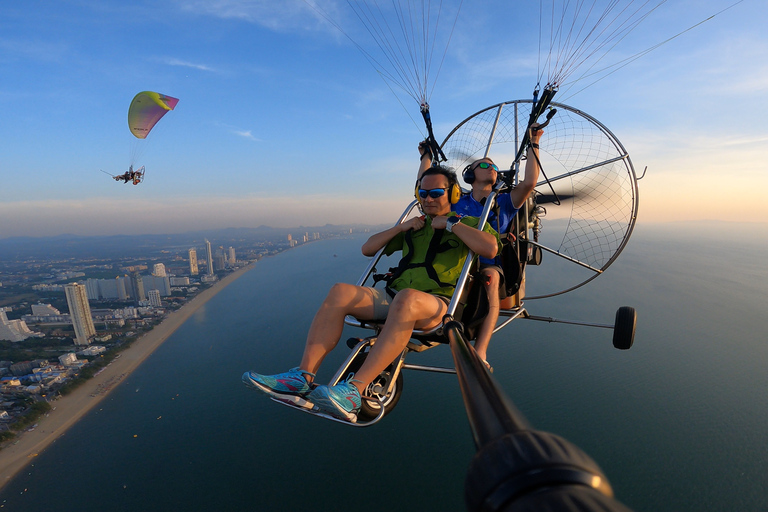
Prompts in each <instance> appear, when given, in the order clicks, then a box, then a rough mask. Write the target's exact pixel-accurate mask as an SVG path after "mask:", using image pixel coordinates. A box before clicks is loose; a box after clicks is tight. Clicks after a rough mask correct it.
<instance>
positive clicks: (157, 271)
mask: <svg viewBox="0 0 768 512" xmlns="http://www.w3.org/2000/svg"><path fill="white" fill-rule="evenodd" d="M152 275H153V276H155V277H165V276H166V275H167V274H166V273H165V265H164V264H163V263H155V266H154V267H153V268H152Z"/></svg>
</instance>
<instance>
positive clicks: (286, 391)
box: [243, 367, 315, 400]
mask: <svg viewBox="0 0 768 512" xmlns="http://www.w3.org/2000/svg"><path fill="white" fill-rule="evenodd" d="M305 374H306V375H309V376H310V377H313V378H314V376H315V374H314V373H310V372H305V371H302V370H300V369H299V368H298V367H296V368H291V369H290V370H288V371H287V372H285V373H278V374H277V375H261V374H260V373H256V372H245V373H244V374H243V382H244V383H245V385H246V386H248V387H251V388H253V389H256V390H258V391H261V392H262V393H266V394H267V395H269V396H274V397H276V398H281V399H289V400H290V399H292V398H295V397H299V398H303V397H304V395H306V394H307V393H309V391H310V390H311V388H310V386H309V384H308V383H307V379H306V378H305V377H304V375H305Z"/></svg>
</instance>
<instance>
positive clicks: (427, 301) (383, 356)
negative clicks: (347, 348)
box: [353, 288, 448, 391]
mask: <svg viewBox="0 0 768 512" xmlns="http://www.w3.org/2000/svg"><path fill="white" fill-rule="evenodd" d="M447 311H448V306H447V305H446V304H445V302H444V301H443V300H441V299H438V298H437V297H435V296H434V295H430V294H428V293H424V292H420V291H418V290H413V289H410V288H406V289H405V290H401V291H400V292H398V293H397V295H395V298H394V299H393V300H392V305H391V306H390V307H389V314H388V315H387V321H386V322H385V323H384V327H383V328H382V330H381V333H379V337H378V339H377V340H376V343H374V345H373V347H372V348H371V352H370V353H369V354H368V357H367V358H366V359H365V363H363V366H362V367H360V369H359V370H358V371H357V373H356V374H355V382H353V384H354V385H355V386H356V387H357V389H358V390H359V391H362V390H364V389H365V388H366V386H368V384H370V383H371V382H372V381H373V379H375V378H376V377H378V376H379V374H380V373H381V372H382V371H383V370H384V369H385V368H386V367H387V366H389V364H390V363H391V362H392V361H394V360H395V358H396V357H398V356H399V355H400V354H401V353H402V351H403V350H404V349H405V346H406V345H407V344H408V341H409V340H410V339H411V334H412V333H413V330H414V329H429V328H432V327H434V326H436V325H438V324H439V323H440V322H441V321H442V318H443V316H444V315H445V313H446V312H447Z"/></svg>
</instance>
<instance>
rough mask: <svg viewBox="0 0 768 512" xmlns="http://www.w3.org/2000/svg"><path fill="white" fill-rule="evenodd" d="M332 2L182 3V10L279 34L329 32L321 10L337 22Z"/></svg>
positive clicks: (247, 0) (239, 0) (218, 0)
mask: <svg viewBox="0 0 768 512" xmlns="http://www.w3.org/2000/svg"><path fill="white" fill-rule="evenodd" d="M336 3H337V2H335V1H333V0H323V1H317V0H308V1H304V0H279V1H275V0H179V2H178V4H179V5H180V6H181V8H182V9H184V10H186V11H189V12H193V13H197V14H202V15H208V16H215V17H218V18H224V19H237V20H242V21H246V22H249V23H255V24H257V25H260V26H262V27H265V28H268V29H270V30H274V31H276V32H287V31H289V30H295V29H297V28H300V29H304V30H313V31H315V30H328V29H329V28H330V25H329V24H328V22H327V21H326V20H324V19H323V15H322V14H320V13H319V12H318V11H321V12H323V13H326V14H327V15H328V16H329V17H330V18H331V19H338V17H337V15H338V8H337V6H336Z"/></svg>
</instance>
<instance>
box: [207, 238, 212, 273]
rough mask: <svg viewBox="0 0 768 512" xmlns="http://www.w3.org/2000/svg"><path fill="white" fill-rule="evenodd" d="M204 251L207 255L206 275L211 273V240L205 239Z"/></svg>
mask: <svg viewBox="0 0 768 512" xmlns="http://www.w3.org/2000/svg"><path fill="white" fill-rule="evenodd" d="M205 252H206V255H207V256H208V275H209V276H212V275H213V255H212V254H211V242H209V241H208V240H206V241H205Z"/></svg>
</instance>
